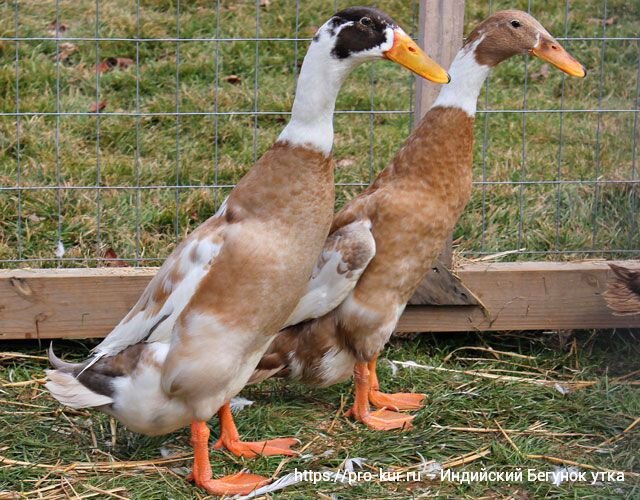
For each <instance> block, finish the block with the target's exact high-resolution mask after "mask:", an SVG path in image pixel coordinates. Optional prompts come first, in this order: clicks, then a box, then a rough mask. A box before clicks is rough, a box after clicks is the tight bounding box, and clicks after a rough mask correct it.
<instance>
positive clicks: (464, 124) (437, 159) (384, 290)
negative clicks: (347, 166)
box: [259, 107, 473, 386]
mask: <svg viewBox="0 0 640 500" xmlns="http://www.w3.org/2000/svg"><path fill="white" fill-rule="evenodd" d="M472 146H473V118H471V117H469V116H468V115H467V114H466V113H465V112H464V111H462V110H460V109H456V108H442V107H437V108H434V109H432V110H430V111H429V112H428V113H427V114H426V115H425V117H424V118H423V119H422V121H421V123H420V124H419V126H418V127H417V128H416V129H415V130H414V131H413V133H412V134H411V136H410V137H409V138H408V139H407V141H406V142H405V144H404V146H403V147H402V148H401V149H400V150H399V151H398V153H397V154H396V155H395V157H394V158H393V159H392V160H391V162H390V164H389V165H388V166H387V167H386V168H385V169H384V171H383V172H382V173H381V174H380V175H379V176H378V178H377V179H376V180H375V182H374V183H373V184H372V185H371V186H370V187H369V188H368V189H366V190H365V191H364V192H362V193H361V194H360V195H359V196H357V197H356V198H354V199H353V200H351V201H350V202H349V203H348V204H347V205H345V206H344V207H343V209H342V210H341V211H340V212H339V213H338V214H336V216H335V217H334V220H333V224H332V227H331V233H333V232H335V231H337V230H338V229H340V228H341V227H344V226H345V225H347V224H349V223H351V222H353V221H355V220H367V219H368V220H370V221H371V225H372V227H371V231H372V234H373V236H374V239H375V242H376V253H375V257H374V258H373V260H372V261H371V262H370V263H369V265H368V266H367V268H366V270H365V271H364V274H363V275H362V276H361V277H360V279H359V281H358V283H357V285H356V287H355V289H354V290H353V292H352V293H351V294H350V296H349V297H348V298H347V299H346V300H345V301H344V302H343V303H342V304H341V305H340V306H339V307H337V308H336V309H334V310H333V311H332V312H330V313H328V314H326V315H325V316H323V317H321V318H318V319H315V320H312V321H309V322H306V323H302V324H300V325H294V326H292V327H290V328H288V329H286V330H284V331H283V332H281V333H280V334H279V335H278V337H277V338H276V340H275V341H274V343H273V344H272V345H271V347H270V348H269V350H268V353H267V355H266V356H265V357H264V358H263V360H262V361H261V363H260V365H259V369H261V370H269V369H274V368H275V367H276V366H278V364H279V363H280V364H281V365H282V366H285V367H286V368H284V369H283V371H282V372H280V373H278V375H279V376H285V375H289V374H291V375H292V376H294V377H295V378H297V379H300V380H302V381H304V382H306V383H310V384H313V385H320V386H322V385H330V384H332V383H335V382H338V381H339V380H342V379H344V378H347V377H348V376H349V375H350V374H351V371H352V368H353V363H355V362H356V361H366V360H370V359H371V358H373V357H374V356H375V354H377V353H378V352H379V351H380V350H381V349H382V348H383V347H384V344H385V343H386V342H387V341H388V339H389V337H390V335H391V334H392V332H393V329H394V328H395V326H396V323H397V321H398V318H399V316H400V314H401V313H402V310H403V309H404V307H405V305H406V303H407V302H408V300H409V298H410V297H411V295H412V294H413V292H414V290H415V289H416V288H417V286H418V285H419V284H420V281H421V280H422V279H423V277H424V276H425V274H426V273H427V271H428V269H429V266H430V265H431V263H432V261H433V260H434V259H435V258H436V257H437V256H438V254H439V252H440V250H441V249H442V246H443V245H444V243H445V241H446V239H447V237H448V236H449V235H450V234H451V231H452V230H453V227H454V225H455V223H456V221H457V220H458V217H459V216H460V214H461V213H462V210H463V209H464V207H465V205H466V204H467V201H468V200H469V197H470V194H471V178H472V173H471V162H472ZM337 350H339V351H342V352H344V351H346V352H347V353H348V358H349V361H348V362H347V360H346V359H344V356H343V359H342V360H341V361H342V362H341V363H337V362H334V363H333V364H334V365H338V364H340V365H341V366H340V367H337V366H334V367H333V368H332V369H331V370H328V369H327V366H326V364H327V363H331V361H330V360H329V359H328V357H332V356H333V354H334V352H335V351H337ZM330 351H331V352H330ZM292 358H295V361H294V362H293V363H291V360H292Z"/></svg>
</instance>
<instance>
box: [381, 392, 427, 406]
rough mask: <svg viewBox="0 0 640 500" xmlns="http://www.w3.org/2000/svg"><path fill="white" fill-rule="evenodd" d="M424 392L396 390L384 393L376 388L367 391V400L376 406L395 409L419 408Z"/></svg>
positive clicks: (424, 395)
mask: <svg viewBox="0 0 640 500" xmlns="http://www.w3.org/2000/svg"><path fill="white" fill-rule="evenodd" d="M426 397H427V395H426V394H415V393H412V392H396V393H395V394H386V393H384V392H380V391H378V390H374V389H372V390H370V391H369V402H370V403H371V404H372V405H373V406H375V407H376V408H389V409H391V410H395V411H402V410H419V409H420V408H422V407H423V406H424V404H423V401H424V399H425V398H426Z"/></svg>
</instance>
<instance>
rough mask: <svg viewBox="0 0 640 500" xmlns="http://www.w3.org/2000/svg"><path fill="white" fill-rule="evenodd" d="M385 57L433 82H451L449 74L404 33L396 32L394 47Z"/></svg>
mask: <svg viewBox="0 0 640 500" xmlns="http://www.w3.org/2000/svg"><path fill="white" fill-rule="evenodd" d="M384 55H385V57H386V58H387V59H389V60H391V61H393V62H395V63H398V64H399V65H400V66H404V67H405V68H407V69H408V70H411V71H413V72H414V73H415V74H416V75H418V76H421V77H422V78H426V79H427V80H430V81H432V82H435V83H449V82H450V81H451V78H450V77H449V74H448V73H447V72H446V71H445V70H444V69H442V67H441V66H440V65H439V64H438V63H436V62H435V61H434V60H433V59H431V58H430V57H429V56H428V55H427V54H425V53H424V52H423V50H422V49H421V48H420V47H418V45H417V44H416V42H414V41H413V40H411V38H410V37H409V36H408V35H407V34H405V33H404V32H402V31H399V30H395V31H394V35H393V46H392V47H391V48H390V49H389V50H387V51H386V52H385V53H384Z"/></svg>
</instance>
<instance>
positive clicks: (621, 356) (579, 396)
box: [0, 331, 640, 498]
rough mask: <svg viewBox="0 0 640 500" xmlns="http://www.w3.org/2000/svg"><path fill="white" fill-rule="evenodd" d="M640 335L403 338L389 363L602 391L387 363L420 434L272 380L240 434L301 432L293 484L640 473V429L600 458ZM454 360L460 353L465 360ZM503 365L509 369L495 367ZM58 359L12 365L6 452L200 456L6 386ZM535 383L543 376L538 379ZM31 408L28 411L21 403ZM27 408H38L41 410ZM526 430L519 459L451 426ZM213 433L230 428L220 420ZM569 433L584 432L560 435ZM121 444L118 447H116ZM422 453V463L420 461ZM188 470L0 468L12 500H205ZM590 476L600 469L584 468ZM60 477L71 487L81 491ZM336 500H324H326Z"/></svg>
mask: <svg viewBox="0 0 640 500" xmlns="http://www.w3.org/2000/svg"><path fill="white" fill-rule="evenodd" d="M637 335H638V332H636V333H634V332H629V331H621V332H619V333H612V332H604V331H603V332H599V333H598V334H597V335H596V334H595V332H578V333H576V334H566V333H565V334H562V335H560V334H558V333H545V334H543V333H537V334H530V335H523V334H503V335H499V336H498V335H496V336H492V335H483V336H480V335H474V334H469V335H462V334H460V335H456V334H453V335H440V336H432V335H420V336H417V337H416V338H413V339H411V340H410V341H409V340H402V339H397V340H395V341H393V342H392V343H391V345H390V346H389V347H388V349H387V350H386V351H385V352H384V353H383V358H387V359H393V360H414V361H416V362H417V363H420V364H424V365H430V366H436V367H443V368H446V369H450V370H467V371H475V372H481V373H495V374H505V372H501V371H499V370H513V373H508V374H510V375H516V376H518V374H520V375H519V376H521V377H524V378H527V379H531V378H538V379H544V378H546V379H549V380H551V379H554V380H565V381H566V380H570V381H580V380H583V381H584V380H593V381H596V384H595V385H594V386H592V387H590V388H586V389H581V390H575V391H572V392H570V393H569V394H566V395H563V394H561V393H560V392H558V391H557V390H556V389H553V388H545V387H541V386H538V385H533V384H530V383H526V382H518V381H516V382H502V381H494V380H488V379H483V378H479V377H477V376H474V375H466V374H462V373H453V372H442V371H424V370H417V369H413V370H408V369H400V370H398V372H397V374H396V375H395V376H393V375H392V374H391V371H390V369H389V365H388V363H387V362H386V361H384V360H381V361H380V373H381V380H382V386H383V390H384V389H386V390H390V391H393V390H396V391H397V390H413V391H422V392H425V393H427V395H428V400H427V402H428V404H427V406H426V407H425V408H424V409H422V410H420V411H419V412H417V417H416V419H415V421H414V424H415V425H414V429H412V430H410V431H408V432H404V433H401V432H387V433H378V432H373V431H369V430H367V429H365V428H363V427H362V426H360V425H354V424H352V423H351V422H350V421H348V420H347V419H345V418H344V417H342V416H339V415H338V411H339V408H340V404H341V401H344V404H345V407H348V405H349V404H350V403H351V397H352V396H351V385H350V384H349V383H344V384H340V385H336V386H334V387H331V388H329V389H324V390H309V389H308V388H306V387H303V386H300V385H296V384H289V385H286V384H284V383H282V382H279V381H269V382H268V383H264V384H262V385H260V386H257V387H251V388H248V389H246V390H245V391H243V393H242V395H243V396H245V397H247V398H249V399H251V400H254V401H255V404H254V405H253V406H252V407H249V408H246V409H244V410H243V411H242V412H240V413H239V414H238V415H237V424H238V427H239V430H240V433H241V435H242V436H243V437H245V438H247V439H259V438H267V437H276V436H285V435H293V436H295V437H297V438H299V439H300V440H301V441H302V445H306V444H309V443H311V444H310V445H309V447H308V448H307V449H306V450H305V452H304V455H303V457H301V458H294V459H292V460H290V461H288V462H287V463H286V464H285V465H284V466H283V468H282V469H281V472H280V475H283V474H285V473H287V472H292V471H293V470H294V469H295V468H297V469H298V470H313V471H322V470H334V471H335V470H337V469H338V467H340V465H341V463H342V462H343V461H344V460H345V459H346V458H348V457H363V458H366V459H367V464H368V465H370V466H372V467H374V468H375V469H376V470H377V469H378V468H384V469H387V468H390V467H408V466H411V465H416V464H419V463H420V460H421V459H420V455H422V456H423V457H424V459H425V460H428V461H436V462H439V463H443V462H446V461H447V460H449V459H451V458H454V457H457V456H460V455H463V454H466V453H470V452H473V451H476V450H481V449H485V448H486V449H488V451H489V454H487V455H486V456H485V457H483V458H481V459H478V460H476V461H474V462H473V463H470V464H468V465H466V466H463V467H459V468H456V469H455V470H456V471H470V472H473V471H480V470H481V469H482V468H486V470H487V471H498V472H499V471H514V470H515V468H517V467H520V468H522V469H523V470H526V469H528V468H532V469H536V470H538V471H551V470H553V469H554V467H555V466H554V464H552V463H549V462H546V461H544V460H537V459H531V458H527V457H526V455H548V456H553V457H557V458H562V459H565V460H573V461H575V462H580V463H584V464H588V465H591V466H593V467H596V468H598V469H613V470H617V471H625V472H635V473H640V463H639V462H638V445H639V444H640V441H639V439H638V438H639V437H640V434H639V433H638V428H636V429H635V430H633V431H631V432H629V433H628V434H627V435H626V436H625V437H624V438H623V439H621V440H619V441H617V442H616V443H615V444H612V445H601V447H600V448H601V449H600V451H599V452H592V451H590V450H591V448H590V447H594V446H596V445H599V444H600V443H602V442H603V441H605V440H606V439H609V438H614V437H616V436H618V435H620V434H621V433H622V431H623V430H624V429H625V428H626V427H627V426H629V425H630V424H631V423H632V422H633V421H634V420H635V419H636V418H637V417H638V416H640V397H638V389H637V375H636V376H635V377H631V378H628V379H627V382H632V381H633V380H636V382H635V383H636V385H635V386H634V385H629V384H620V383H616V382H615V379H616V378H617V377H620V376H623V375H626V374H629V373H631V372H633V371H636V370H638V369H640V364H639V362H638V359H640V358H639V357H640V350H639V349H638V346H639V345H640V344H639V343H638V340H639V339H638V338H637ZM89 347H91V346H90V345H88V344H84V343H76V342H58V343H57V350H58V351H59V352H66V353H67V356H66V357H67V358H80V357H84V356H86V354H87V350H88V348H89ZM460 347H481V348H486V347H491V348H493V349H494V350H498V351H506V352H511V353H516V354H519V355H521V356H525V357H522V358H516V357H513V356H510V355H499V356H496V357H495V358H494V357H492V356H491V355H490V354H488V353H487V352H483V351H475V350H458V351H455V350H456V349H457V348H460ZM2 348H3V350H4V351H20V352H21V353H23V354H32V355H42V354H43V353H44V348H38V346H37V345H36V344H35V343H33V342H32V343H25V342H22V343H16V344H9V343H7V344H3V346H2ZM454 351H455V352H454ZM496 358H497V359H496ZM45 367H46V361H44V360H43V361H38V360H29V359H21V358H14V359H9V358H7V357H6V356H2V357H0V384H1V385H0V390H1V391H2V394H1V396H0V408H1V411H0V455H2V456H4V457H7V458H9V459H12V460H19V461H23V462H29V463H31V464H34V463H40V464H49V465H51V464H56V463H60V464H64V465H66V464H70V463H72V462H77V461H86V462H96V461H100V462H104V461H109V460H118V461H121V460H152V459H156V458H158V457H159V456H160V449H161V448H165V449H166V450H169V452H170V453H172V454H180V453H186V452H188V450H189V444H188V435H187V432H186V431H180V432H177V433H173V434H170V435H166V436H162V437H157V438H148V437H144V436H141V435H138V434H135V433H132V432H129V431H127V430H126V429H124V428H123V427H122V426H120V425H117V427H116V432H115V434H112V431H111V427H110V423H109V419H108V417H106V416H105V415H103V414H100V413H97V412H93V411H92V412H84V411H82V412H74V411H71V410H68V409H65V408H62V407H60V406H59V405H58V404H57V403H56V402H55V401H54V400H53V399H52V398H50V397H49V396H48V394H47V392H46V391H45V390H44V389H43V388H42V387H41V386H37V385H27V386H17V387H16V386H12V387H7V386H5V384H6V383H9V382H10V381H11V382H20V381H26V380H29V379H31V378H39V377H42V375H43V374H42V371H43V369H44V368H45ZM530 373H536V374H538V375H530ZM20 404H23V406H20ZM24 404H26V405H38V407H28V406H24ZM496 422H497V424H499V425H500V426H501V427H502V428H504V429H509V430H519V431H523V430H526V429H528V428H529V427H531V426H532V425H534V424H536V425H540V426H541V427H540V429H542V431H541V432H540V433H538V434H529V435H527V434H511V438H512V440H513V443H514V445H515V446H516V447H517V449H518V451H516V450H515V449H514V448H513V447H512V446H511V445H510V444H509V443H508V442H507V440H506V439H505V438H504V437H503V436H502V435H501V434H500V433H499V432H490V433H476V432H464V431H457V430H446V429H441V428H439V427H470V428H493V429H496V428H497V424H496ZM212 429H213V433H212V434H213V435H214V436H215V435H216V434H217V422H215V421H212ZM557 433H576V435H573V436H557V435H555V434H557ZM113 441H115V446H113V445H112V442H113ZM419 454H420V455H419ZM211 459H212V464H213V467H214V471H215V474H216V475H221V474H223V473H232V472H234V471H237V470H239V469H240V468H242V467H247V468H250V469H251V470H253V471H255V472H257V473H261V474H264V475H268V476H269V475H271V474H272V473H273V472H274V470H275V469H276V467H278V465H279V464H280V462H281V459H279V458H276V457H274V458H260V459H257V460H240V459H235V458H233V457H231V456H228V455H226V454H223V453H221V452H212V453H211ZM188 466H189V463H188V461H184V462H178V463H175V464H172V465H171V466H170V467H171V469H169V470H167V469H165V468H161V469H160V470H158V471H149V472H147V473H142V472H139V471H129V472H127V471H124V472H123V471H118V472H114V473H106V472H86V473H82V474H78V475H74V474H73V473H61V472H53V473H51V474H49V475H47V472H48V471H46V470H43V469H39V468H37V467H34V466H2V465H0V496H1V495H2V493H1V492H2V491H4V492H9V491H13V492H19V493H21V494H26V493H27V492H29V491H32V490H36V489H38V488H43V487H47V486H51V487H52V490H50V491H48V492H44V493H43V494H45V493H46V494H47V495H54V494H60V493H62V492H63V490H62V487H63V486H64V487H65V488H66V490H67V492H68V493H71V491H72V490H71V488H73V490H75V491H76V492H77V493H78V494H79V495H82V494H83V493H91V492H92V490H91V489H90V488H91V487H98V488H100V489H102V490H110V489H112V488H123V489H122V490H118V492H117V494H119V495H124V496H128V497H129V498H188V497H195V496H196V493H197V492H196V491H195V490H194V489H193V488H192V487H191V486H190V485H189V484H187V483H186V482H184V481H183V480H182V479H181V477H182V476H183V475H184V474H185V473H186V471H187V467H188ZM581 470H587V469H581ZM61 477H64V478H66V480H67V481H68V482H69V483H70V485H71V486H69V485H68V484H67V483H65V482H64V480H61ZM639 487H640V483H639V482H638V478H637V476H636V477H631V476H629V475H627V476H626V478H625V482H624V483H613V482H609V483H605V484H600V485H589V484H579V483H576V484H571V483H563V484H562V485H560V486H554V485H552V484H549V483H547V482H527V481H524V482H522V483H513V484H508V483H496V482H493V483H492V482H483V483H473V484H456V483H451V482H440V481H439V480H427V479H426V478H424V480H422V481H420V482H397V483H379V482H371V483H365V482H360V483H359V484H358V485H357V486H354V487H349V486H346V485H336V484H333V483H326V482H325V483H319V484H317V485H315V486H314V485H313V484H311V483H301V484H299V485H297V486H294V487H290V488H288V489H287V490H285V491H284V493H280V494H279V497H282V498H303V497H317V496H318V493H323V494H325V495H331V494H334V493H335V494H336V495H337V496H338V497H339V498H392V497H395V498H397V497H398V496H400V497H402V498H407V497H410V496H412V495H413V496H414V497H419V496H420V495H431V496H434V495H440V496H444V497H449V498H451V497H466V498H478V497H485V498H506V497H507V496H509V495H512V496H515V497H518V498H527V496H528V498H542V497H549V498H637V497H638V494H639V492H640V490H639V489H638V488H639ZM322 498H324V497H322Z"/></svg>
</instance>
